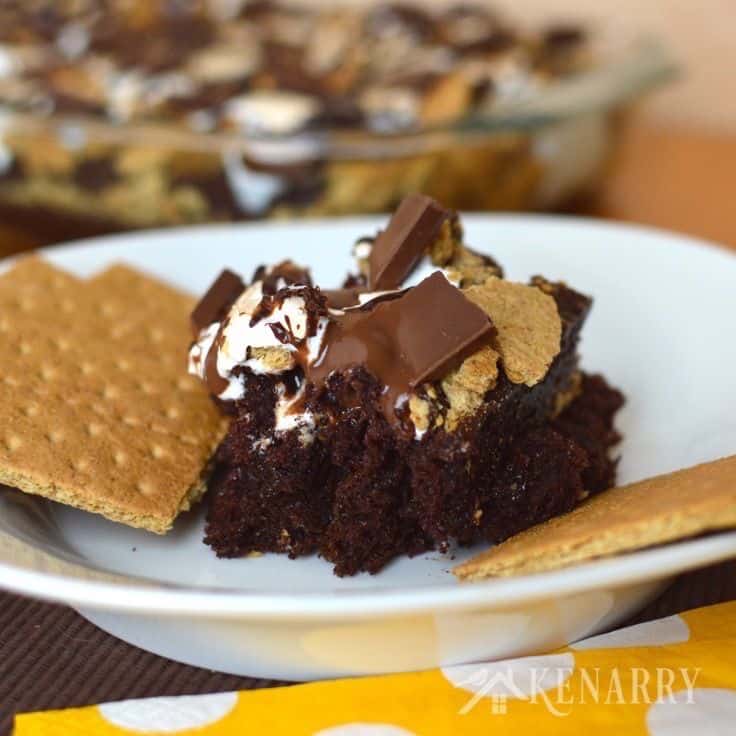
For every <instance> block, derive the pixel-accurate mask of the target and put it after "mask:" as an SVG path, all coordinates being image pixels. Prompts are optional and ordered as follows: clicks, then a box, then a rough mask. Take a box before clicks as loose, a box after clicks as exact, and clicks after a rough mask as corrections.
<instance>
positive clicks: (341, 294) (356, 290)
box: [322, 286, 368, 309]
mask: <svg viewBox="0 0 736 736" xmlns="http://www.w3.org/2000/svg"><path fill="white" fill-rule="evenodd" d="M322 293H323V294H324V296H325V297H326V298H327V304H328V306H330V307H332V308H333V309H345V308H346V307H354V306H357V305H358V304H360V295H361V294H366V293H368V289H366V288H365V287H349V286H347V287H343V288H342V289H322Z"/></svg>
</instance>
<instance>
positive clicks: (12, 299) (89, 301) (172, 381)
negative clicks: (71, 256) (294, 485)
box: [0, 258, 225, 533]
mask: <svg viewBox="0 0 736 736" xmlns="http://www.w3.org/2000/svg"><path fill="white" fill-rule="evenodd" d="M193 303H194V300H193V299H192V298H191V297H189V296H187V295H185V294H182V293H181V292H179V291H177V290H176V289H173V288H172V287H170V286H167V285H165V284H163V283H161V282H159V281H157V280H156V279H154V278H152V277H150V276H146V275H144V274H141V273H139V272H137V271H135V270H134V269H131V268H128V267H126V266H114V267H112V268H111V269H109V270H108V271H106V272H104V273H102V274H100V275H99V276H97V277H95V278H93V279H91V280H89V281H84V280H81V279H77V278H75V277H73V276H71V275H69V274H67V273H65V272H63V271H61V270H59V269H56V268H54V267H53V266H51V265H49V264H47V263H45V262H43V261H41V260H39V259H37V258H28V259H24V260H22V261H19V262H18V263H17V264H16V265H15V266H14V267H13V268H12V269H11V270H10V271H8V272H6V273H4V274H2V275H0V315H1V316H0V336H1V337H2V345H3V350H2V355H0V483H4V484H6V485H10V486H15V487H16V488H19V489H20V490H22V491H25V492H26V493H31V494H36V495H40V496H44V497H46V498H49V499H52V500H54V501H59V502H61V503H65V504H68V505H70V506H74V507H76V508H80V509H84V510H86V511H92V512H96V513H100V514H102V515H103V516H106V517H107V518H109V519H112V520H114V521H119V522H123V523H126V524H129V525H131V526H136V527H141V528H144V529H148V530H150V531H153V532H156V533H164V532H166V531H167V530H168V529H170V528H171V525H172V524H173V521H174V519H175V518H176V516H177V515H178V514H179V512H180V511H182V510H185V509H187V508H189V507H190V505H191V504H192V503H193V502H195V501H196V500H198V499H199V498H200V497H201V495H202V493H203V492H204V488H205V485H204V483H205V475H206V469H207V465H208V461H209V459H210V458H211V456H212V454H213V452H214V450H215V448H216V446H217V444H218V443H219V441H220V439H221V438H222V436H223V434H224V431H225V425H224V421H223V419H222V417H221V416H220V414H219V412H218V411H217V410H216V408H215V407H214V406H213V404H212V402H211V401H210V399H209V397H208V395H207V392H206V390H205V389H204V387H203V386H202V385H201V383H200V382H199V381H197V380H196V379H195V378H193V377H191V376H189V375H187V372H186V360H185V357H186V356H185V355H184V348H185V346H186V345H187V343H188V342H189V340H190V335H189V325H188V315H189V312H190V311H191V308H192V306H193Z"/></svg>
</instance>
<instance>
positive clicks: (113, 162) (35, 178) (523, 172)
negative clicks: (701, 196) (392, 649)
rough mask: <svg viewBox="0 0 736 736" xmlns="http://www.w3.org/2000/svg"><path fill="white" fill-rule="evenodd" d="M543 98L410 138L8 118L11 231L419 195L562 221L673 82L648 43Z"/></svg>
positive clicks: (114, 225) (320, 211)
mask: <svg viewBox="0 0 736 736" xmlns="http://www.w3.org/2000/svg"><path fill="white" fill-rule="evenodd" d="M596 43H597V45H598V46H599V47H600V48H598V49H597V50H596V51H595V54H596V55H595V58H596V63H595V64H593V65H592V66H591V68H589V69H586V70H585V71H583V72H581V73H579V74H574V75H571V76H569V77H565V78H563V79H560V80H559V81H556V82H554V83H553V84H549V85H547V86H545V87H544V88H543V89H540V90H538V91H537V92H535V93H534V94H530V95H522V96H519V97H516V98H514V99H510V100H509V101H508V102H507V103H506V104H495V105H494V106H493V108H492V109H490V110H481V111H476V112H474V113H473V114H471V115H466V116H464V117H463V118H462V119H460V120H454V121H452V122H451V123H449V124H448V123H441V124H436V125H431V124H430V125H424V126H422V127H421V129H419V130H410V131H400V132H380V131H378V132H377V131H375V130H374V131H367V130H364V129H357V130H356V129H346V128H340V127H330V126H322V127H316V128H315V127H311V128H310V129H309V130H307V131H301V132H299V133H296V134H287V135H273V134H269V135H254V134H245V133H243V132H240V131H231V132H227V131H218V132H201V133H199V132H194V131H192V130H191V129H185V128H183V127H182V126H180V125H174V124H171V123H166V122H156V121H146V122H145V123H141V122H135V123H133V122H131V123H126V124H120V123H113V122H110V121H109V120H107V119H104V118H102V119H101V118H99V117H96V116H94V115H85V114H61V113H57V112H54V113H51V114H46V113H44V112H38V111H28V110H23V109H19V108H18V107H13V106H10V105H6V106H4V107H2V108H0V222H2V223H3V224H4V225H5V226H9V227H12V228H13V229H15V230H16V231H17V230H23V231H25V232H28V233H29V238H30V240H31V241H32V242H33V243H34V244H43V243H53V242H59V241H62V240H66V239H70V238H76V237H84V236H88V235H94V234H98V233H103V232H112V231H118V230H124V229H132V228H147V227H159V226H174V225H182V224H191V223H201V222H211V221H231V220H248V219H256V218H263V217H277V218H283V217H293V216H320V215H344V214H350V213H371V212H382V211H386V210H390V209H391V208H393V207H394V206H395V204H396V203H397V202H398V201H399V200H400V199H401V198H402V197H403V196H404V195H405V194H406V193H408V192H412V191H422V192H425V193H427V194H430V195H432V196H434V197H436V198H438V199H439V200H441V201H442V202H443V203H445V204H446V205H448V206H451V207H454V208H457V209H464V210H531V209H549V208H558V207H560V206H562V205H564V204H565V203H567V202H568V201H570V200H571V199H573V198H575V197H577V196H578V195H580V194H582V193H586V192H588V191H589V190H590V189H591V188H592V187H593V186H594V185H595V184H596V183H598V182H599V181H600V179H601V177H603V176H604V175H605V171H606V168H607V164H608V163H609V162H610V160H611V157H612V154H613V153H614V152H615V147H616V143H617V140H618V137H619V132H620V129H621V122H622V119H623V117H624V116H625V114H626V113H627V112H628V111H629V110H630V109H631V107H632V103H634V102H635V101H636V100H637V99H639V98H640V97H641V96H642V95H643V94H644V93H645V92H648V91H649V90H651V89H652V88H654V87H656V86H657V85H659V84H660V83H662V82H663V81H666V80H667V79H668V78H669V77H671V76H672V74H673V72H674V70H675V69H674V65H673V62H672V60H671V58H670V56H669V54H668V52H667V50H666V49H665V48H663V46H662V45H661V44H660V43H659V42H658V41H657V40H656V39H652V38H643V37H638V38H632V39H630V40H625V41H624V40H622V39H617V41H616V43H615V44H612V43H610V41H609V40H605V42H601V41H598V42H596Z"/></svg>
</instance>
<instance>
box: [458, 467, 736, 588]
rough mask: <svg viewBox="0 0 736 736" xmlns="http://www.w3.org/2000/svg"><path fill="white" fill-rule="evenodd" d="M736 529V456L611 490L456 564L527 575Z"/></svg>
mask: <svg viewBox="0 0 736 736" xmlns="http://www.w3.org/2000/svg"><path fill="white" fill-rule="evenodd" d="M731 527H736V455H734V456H731V457H727V458H723V459H722V460H716V461H714V462H709V463H704V464H702V465H696V466H695V467H692V468H687V469H686V470H680V471H677V472H675V473H669V474H667V475H659V476H656V477H654V478H649V479H647V480H643V481H639V482H638V483H632V484H630V485H627V486H622V487H620V488H612V489H611V490H608V491H604V492H603V493H600V494H598V495H596V496H593V497H592V498H590V499H589V500H588V501H586V502H585V503H583V504H581V505H580V506H578V507H577V508H576V509H574V510H573V511H571V512H570V513H568V514H565V515H564V516H558V517H556V518H554V519H550V520H549V521H546V522H544V523H543V524H539V525H537V526H535V527H532V528H531V529H527V530H526V531H524V532H521V533H520V534H517V535H516V536H514V537H511V538H510V539H508V540H507V541H505V542H503V543H502V544H499V545H498V546H497V547H493V548H492V549H489V550H488V551H487V552H483V553H482V554H480V555H478V556H477V557H474V558H473V559H472V560H469V561H468V562H465V563H463V564H462V565H459V566H458V567H456V568H455V569H454V570H453V573H454V574H455V575H457V577H458V578H460V579H461V580H481V579H483V578H487V577H497V576H501V577H506V576H511V575H525V574H530V573H536V572H543V571H545V570H555V569H558V568H562V567H568V566H569V565H574V564H576V563H579V562H585V561H588V560H593V559H597V558H599V557H610V556H612V555H616V554H620V553H622V552H630V551H632V550H636V549H643V548H645V547H652V546H654V545H657V544H664V543H666V542H672V541H674V540H677V539H685V538H687V537H693V536H695V535H697V534H703V533H704V532H709V531H714V530H717V529H726V528H731Z"/></svg>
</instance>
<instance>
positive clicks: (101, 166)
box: [74, 156, 120, 192]
mask: <svg viewBox="0 0 736 736" xmlns="http://www.w3.org/2000/svg"><path fill="white" fill-rule="evenodd" d="M118 181H120V174H119V173H118V171H117V169H116V168H115V162H114V161H113V160H112V158H111V157H110V156H103V157H100V158H88V159H85V160H84V161H81V162H80V163H79V164H77V168H76V169H75V170H74V182H75V183H76V184H77V186H79V187H80V189H86V190H87V191H90V192H100V191H101V190H102V189H105V188H106V187H109V186H111V185H112V184H115V183H116V182H118Z"/></svg>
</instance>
